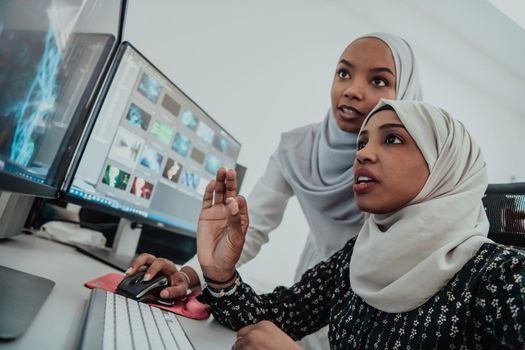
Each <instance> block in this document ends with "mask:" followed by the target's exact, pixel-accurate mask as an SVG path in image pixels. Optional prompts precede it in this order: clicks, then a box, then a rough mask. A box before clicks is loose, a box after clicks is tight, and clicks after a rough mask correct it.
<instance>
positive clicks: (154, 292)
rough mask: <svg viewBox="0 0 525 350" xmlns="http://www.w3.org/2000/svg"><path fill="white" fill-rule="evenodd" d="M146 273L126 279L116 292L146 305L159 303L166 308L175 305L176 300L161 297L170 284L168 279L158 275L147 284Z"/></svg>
mask: <svg viewBox="0 0 525 350" xmlns="http://www.w3.org/2000/svg"><path fill="white" fill-rule="evenodd" d="M144 273H145V272H139V273H136V274H133V275H130V276H127V277H125V278H124V279H123V280H122V281H121V282H120V283H119V285H118V286H117V289H116V292H117V293H118V294H120V295H123V296H125V297H128V298H131V299H134V300H137V301H141V302H144V303H157V304H161V305H166V306H171V305H173V304H174V303H175V301H176V300H175V299H173V300H172V299H164V298H161V297H160V291H161V290H162V289H164V287H166V286H168V284H169V281H168V278H167V277H166V276H163V275H156V276H155V277H153V278H152V279H151V280H149V281H147V282H145V281H144Z"/></svg>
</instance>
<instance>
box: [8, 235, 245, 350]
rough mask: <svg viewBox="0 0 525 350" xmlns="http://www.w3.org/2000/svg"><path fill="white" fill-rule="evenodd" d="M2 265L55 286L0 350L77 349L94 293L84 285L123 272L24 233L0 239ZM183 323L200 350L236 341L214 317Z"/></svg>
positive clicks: (59, 245) (229, 345)
mask: <svg viewBox="0 0 525 350" xmlns="http://www.w3.org/2000/svg"><path fill="white" fill-rule="evenodd" d="M0 264H2V265H4V266H6V267H10V268H13V269H17V270H20V271H23V272H27V273H31V274H34V275H37V276H42V277H45V278H49V279H50V280H52V281H54V282H55V283H56V285H55V287H54V288H53V290H52V291H51V293H50V295H49V297H48V298H47V300H46V302H45V303H44V305H43V306H42V308H41V309H40V311H39V312H38V314H37V316H36V318H35V319H34V320H33V322H32V323H31V325H30V326H29V329H28V330H27V332H26V333H25V334H24V335H22V336H21V337H20V338H19V339H16V340H15V341H12V342H0V349H24V350H27V349H57V350H58V349H74V348H75V347H76V345H77V339H78V335H79V332H80V330H81V323H82V316H83V312H84V307H85V305H86V302H87V300H88V298H89V293H90V290H89V289H88V288H86V287H84V283H85V282H87V281H89V280H92V279H94V278H96V277H99V276H102V275H104V274H106V273H109V272H120V271H117V270H115V269H113V268H111V267H109V266H108V265H105V264H103V263H101V262H98V261H96V260H94V259H92V258H89V257H88V256H85V255H83V254H81V253H79V252H77V251H76V250H75V249H74V248H71V247H68V246H66V245H63V244H59V243H55V242H51V241H48V240H45V239H42V238H38V237H34V236H29V235H25V234H22V235H19V236H16V237H13V238H12V239H9V240H6V241H0ZM0 286H1V288H8V286H9V282H8V281H1V282H0ZM179 320H180V321H181V324H182V326H183V327H184V330H185V331H186V333H187V334H188V337H189V338H190V340H191V341H192V343H193V345H194V346H195V349H197V350H201V349H202V350H206V349H230V348H231V346H232V344H233V342H234V341H235V332H233V331H231V330H228V329H226V328H224V327H222V326H221V325H219V324H218V323H217V322H216V321H215V320H213V318H212V317H210V319H208V320H204V321H196V320H191V319H188V318H185V317H179Z"/></svg>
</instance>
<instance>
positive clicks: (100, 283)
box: [85, 273, 210, 320]
mask: <svg viewBox="0 0 525 350" xmlns="http://www.w3.org/2000/svg"><path fill="white" fill-rule="evenodd" d="M122 279H124V275H121V274H118V273H108V274H106V275H104V276H100V277H98V278H95V279H94V280H92V281H89V282H86V283H85V286H86V287H88V288H91V289H92V288H98V289H102V290H105V291H107V292H112V293H115V290H116V289H117V286H118V285H119V283H120V281H122ZM199 294H201V292H200V291H192V292H191V294H190V295H188V296H187V297H186V298H184V299H183V300H180V301H177V302H176V303H175V305H172V306H165V305H158V304H152V303H150V304H149V305H151V306H154V307H158V308H159V309H163V310H166V311H170V312H174V313H176V314H177V315H181V316H184V317H188V318H193V319H194V320H204V319H207V318H208V317H210V310H209V309H208V306H206V305H204V304H202V303H201V302H199V301H198V300H197V296H198V295H199Z"/></svg>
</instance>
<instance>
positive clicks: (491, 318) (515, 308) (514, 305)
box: [475, 253, 525, 349]
mask: <svg viewBox="0 0 525 350" xmlns="http://www.w3.org/2000/svg"><path fill="white" fill-rule="evenodd" d="M501 258H503V260H501ZM486 266H488V268H487V272H486V273H485V274H484V275H483V276H482V277H481V283H480V285H479V287H478V290H477V295H476V302H475V307H476V309H475V317H476V318H477V319H478V320H479V322H480V324H481V329H482V330H483V331H485V332H486V333H488V334H490V335H491V336H492V337H493V339H494V344H501V345H502V346H503V347H505V348H508V349H523V348H524V346H525V326H524V325H525V294H524V292H523V291H524V290H525V256H524V255H523V254H514V253H511V254H509V255H496V258H494V257H491V261H487V262H486Z"/></svg>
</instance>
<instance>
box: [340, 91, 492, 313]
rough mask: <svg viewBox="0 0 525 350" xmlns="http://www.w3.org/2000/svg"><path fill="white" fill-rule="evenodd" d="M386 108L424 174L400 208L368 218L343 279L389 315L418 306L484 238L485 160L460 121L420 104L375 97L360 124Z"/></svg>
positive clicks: (440, 110)
mask: <svg viewBox="0 0 525 350" xmlns="http://www.w3.org/2000/svg"><path fill="white" fill-rule="evenodd" d="M385 105H389V106H391V107H392V108H393V109H394V110H395V112H396V113H397V115H398V117H399V119H400V120H401V122H402V123H403V125H404V126H405V128H406V130H407V131H408V133H409V134H410V135H411V136H412V138H413V139H414V141H415V142H416V144H417V145H418V147H419V149H420V150H421V153H422V154H423V157H424V158H425V160H426V162H427V164H428V167H429V170H430V175H429V178H428V179H427V181H426V183H425V185H424V186H423V189H422V190H421V192H420V193H419V194H418V195H417V196H416V197H415V198H414V199H413V200H412V201H410V202H409V203H408V204H407V205H406V206H405V207H403V208H401V209H400V210H398V211H396V212H393V213H390V214H371V215H369V217H368V218H367V220H366V221H365V223H364V225H363V228H362V229H361V231H360V232H359V234H358V237H357V240H356V243H355V246H354V251H353V254H352V258H351V261H350V283H351V286H352V290H353V291H354V292H355V293H356V294H357V295H359V296H360V297H361V298H362V299H363V300H364V301H365V302H366V303H367V304H369V305H371V306H373V307H374V308H376V309H379V310H382V311H385V312H392V313H395V312H406V311H410V310H413V309H415V308H417V307H418V306H420V305H422V304H424V303H425V302H426V301H427V300H428V299H430V298H431V297H432V296H434V295H435V294H436V293H437V292H438V291H439V290H440V289H441V288H442V287H444V286H445V285H446V284H447V282H448V281H449V280H450V279H451V278H452V277H453V276H454V275H455V274H456V273H457V272H458V271H459V270H461V268H462V267H463V265H464V264H465V263H466V262H467V261H468V260H470V259H471V258H472V257H473V256H474V254H475V253H476V252H477V251H478V250H479V248H480V247H481V245H483V244H484V243H486V242H491V241H490V240H489V239H488V238H486V236H487V232H488V229H489V222H488V220H487V217H486V215H485V211H484V209H483V205H482V202H481V198H482V196H483V193H484V192H485V189H486V187H487V171H486V165H485V162H484V160H483V157H482V155H481V150H480V148H479V146H478V145H477V144H476V143H475V142H474V140H473V139H472V137H471V136H470V135H469V133H468V132H467V130H466V129H465V127H464V126H463V124H461V123H460V122H459V121H457V120H455V119H453V118H451V117H450V116H449V115H448V113H447V112H445V111H444V110H442V109H440V108H436V107H434V106H431V105H428V104H425V103H422V102H416V101H393V100H381V101H380V102H379V104H378V105H377V106H376V107H375V108H374V110H373V111H372V112H371V113H370V115H369V116H368V117H367V119H366V120H365V122H364V123H363V126H364V125H366V124H367V122H368V120H369V119H370V118H371V117H373V114H374V112H375V111H377V109H378V108H381V107H383V106H385ZM407 181H410V179H407ZM379 227H381V228H382V229H383V230H384V231H381V229H379Z"/></svg>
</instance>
